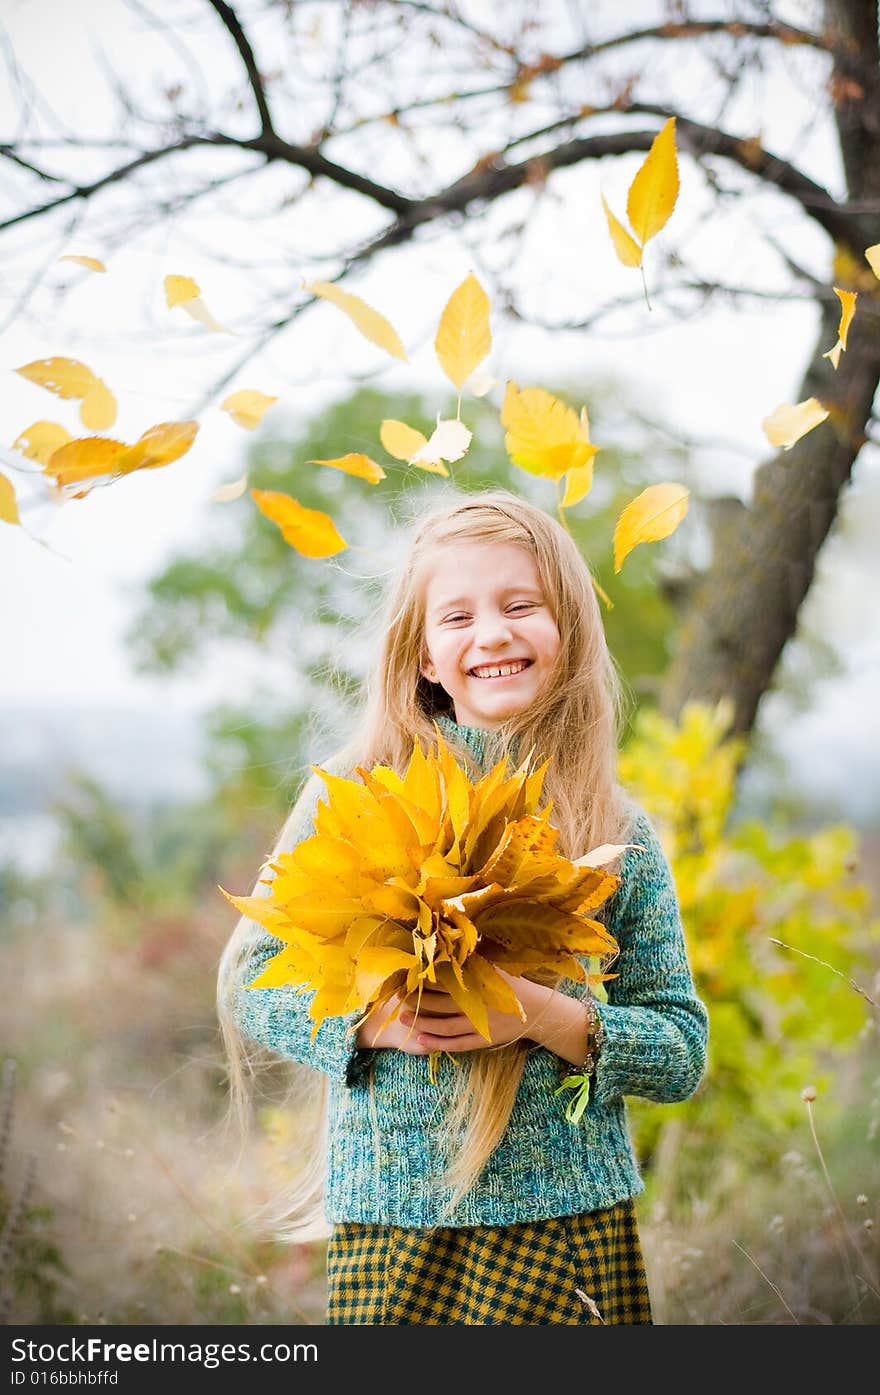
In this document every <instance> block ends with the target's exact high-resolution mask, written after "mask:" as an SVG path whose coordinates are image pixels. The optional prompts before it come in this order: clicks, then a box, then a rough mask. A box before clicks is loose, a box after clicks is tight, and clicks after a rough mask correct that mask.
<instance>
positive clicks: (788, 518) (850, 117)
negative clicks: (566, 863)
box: [660, 0, 880, 735]
mask: <svg viewBox="0 0 880 1395" xmlns="http://www.w3.org/2000/svg"><path fill="white" fill-rule="evenodd" d="M826 19H827V22H828V24H829V26H830V27H833V29H834V30H835V32H836V34H837V35H839V36H840V38H841V40H842V44H841V45H840V48H839V50H838V51H837V53H836V57H835V64H834V70H833V74H832V80H831V92H832V100H833V102H834V112H835V120H836V124H837V130H838V135H839V139H840V146H841V156H842V162H843V168H844V173H845V176H846V180H847V186H848V197H849V200H850V202H852V203H854V204H855V206H856V208H859V207H860V203H859V201H860V200H863V201H867V200H870V199H872V198H876V197H877V196H878V194H880V74H878V67H877V54H878V40H877V10H876V5H875V4H874V3H873V0H871V3H869V2H868V0H828V3H827V4H826ZM878 240H880V228H878V225H877V221H876V216H873V217H871V216H865V215H864V214H853V215H852V217H851V225H850V229H849V233H848V236H847V237H846V238H845V240H842V241H843V242H844V250H846V251H847V252H848V253H849V254H850V256H852V257H853V258H854V260H855V262H856V264H857V265H859V266H860V270H865V271H867V270H868V268H867V263H866V262H865V261H864V249H865V247H867V246H869V245H871V244H872V243H873V242H877V241H878ZM842 288H843V289H847V288H848V285H847V283H844V286H843V287H842ZM839 315H840V305H839V302H838V301H837V298H836V296H835V297H833V298H831V299H829V300H826V301H823V302H822V305H821V323H820V329H819V337H818V342H817V344H816V347H815V350H814V353H813V357H812V360H811V362H810V364H809V366H808V368H807V370H806V373H805V375H804V378H803V381H802V383H801V386H800V392H799V396H798V397H797V399H796V400H797V401H803V400H804V399H806V398H808V397H816V398H818V399H819V401H820V402H822V403H823V404H824V405H825V406H827V407H828V408H829V411H830V416H829V419H828V421H826V422H823V423H822V424H821V425H820V426H819V427H817V428H815V429H814V430H813V431H811V432H809V433H808V434H807V435H806V436H804V437H802V438H801V440H800V441H798V442H797V443H796V444H795V445H794V446H793V447H792V448H791V449H790V450H787V451H782V452H780V454H779V455H777V456H776V457H775V458H774V459H772V460H768V461H766V462H765V463H764V464H763V465H761V466H760V467H759V468H758V470H757V471H756V474H755V481H754V489H753V496H752V502H751V505H750V506H749V507H748V508H743V509H742V510H740V511H739V512H738V513H737V514H736V516H734V517H733V518H732V519H731V518H728V520H727V522H726V526H725V529H724V532H723V534H721V533H719V534H718V535H717V537H716V540H715V546H714V548H713V556H712V561H711V563H710V565H709V567H708V568H707V570H706V572H705V573H704V574H703V576H702V577H701V578H700V579H699V581H698V582H697V584H696V585H695V586H693V587H692V588H690V589H689V591H688V594H687V608H686V611H685V614H684V619H683V622H682V626H681V629H680V632H679V636H678V643H677V649H676V653H675V655H674V656H673V659H672V662H671V664H670V666H669V668H668V670H667V673H666V676H665V678H664V682H663V686H662V690H661V695H660V703H661V707H662V708H663V710H664V711H665V712H666V713H667V714H668V715H670V716H677V715H678V713H679V712H680V711H681V709H682V707H683V706H684V704H685V703H686V702H688V701H689V700H691V699H701V700H708V701H711V702H717V701H718V700H719V699H721V698H729V699H730V700H731V702H732V704H733V711H734V717H733V723H732V727H731V731H732V733H736V734H740V735H747V734H748V733H749V732H750V731H751V730H752V727H753V726H754V723H755V719H756V716H757V712H758V706H759V703H760V701H761V697H762V696H763V694H764V693H765V692H766V691H767V690H768V688H769V687H770V685H771V683H772V680H773V675H774V673H775V671H776V667H777V664H778V663H779V660H780V658H781V656H782V651H783V649H784V648H785V645H786V644H787V643H788V641H789V640H790V639H791V638H792V636H793V635H794V633H795V630H796V627H797V617H798V611H799V608H800V605H801V602H802V601H803V599H804V597H805V596H806V594H807V591H808V590H809V587H810V584H811V582H812V579H813V575H814V572H815V569H816V560H817V557H818V554H819V550H820V548H821V547H822V544H823V543H824V541H825V539H826V537H827V536H828V533H829V531H830V529H831V527H832V524H833V523H834V520H835V517H836V516H837V510H838V507H839V504H840V499H841V496H842V494H843V491H844V489H845V487H846V485H847V483H848V482H849V479H850V475H851V472H852V467H853V463H854V461H855V459H856V457H857V456H858V453H859V451H860V449H861V447H862V445H863V444H864V441H865V437H866V428H867V424H868V422H869V421H870V419H871V413H872V410H873V403H874V399H875V396H876V393H877V385H878V382H880V282H878V281H876V280H874V279H873V277H872V276H871V275H870V273H868V276H867V277H866V278H864V279H863V280H862V281H861V282H860V289H859V299H858V301H857V307H856V315H855V319H854V320H853V323H852V326H851V328H850V334H849V339H848V347H847V350H846V351H845V352H844V353H843V354H842V355H841V358H840V363H839V367H838V369H837V371H835V370H834V368H833V367H832V365H831V363H830V362H829V360H828V359H827V358H825V357H824V354H825V352H826V351H827V350H828V349H830V348H831V346H832V345H833V344H834V343H835V341H836V338H837V326H838V320H839Z"/></svg>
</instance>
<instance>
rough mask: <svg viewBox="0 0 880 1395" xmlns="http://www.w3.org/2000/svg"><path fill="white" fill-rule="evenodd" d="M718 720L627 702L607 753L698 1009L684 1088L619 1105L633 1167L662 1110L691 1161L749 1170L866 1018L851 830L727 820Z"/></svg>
mask: <svg viewBox="0 0 880 1395" xmlns="http://www.w3.org/2000/svg"><path fill="white" fill-rule="evenodd" d="M729 723H730V712H729V709H728V708H727V706H726V704H723V703H722V704H719V705H718V707H716V708H709V707H707V706H705V705H701V704H691V705H689V706H688V707H686V708H685V710H684V712H683V713H682V715H681V718H680V720H679V721H678V722H677V723H676V722H672V721H669V720H667V719H666V718H664V717H662V716H661V715H660V714H659V713H658V712H656V711H653V710H648V709H643V710H642V711H641V712H640V714H639V716H638V718H637V720H636V723H635V727H634V731H633V735H632V738H631V739H630V741H629V742H628V743H627V745H626V747H625V749H624V751H623V752H622V755H621V760H620V773H621V778H622V779H623V781H624V783H625V784H626V785H627V786H628V787H629V788H630V789H631V790H632V792H633V793H634V794H635V796H636V797H637V798H638V799H639V800H640V801H641V803H642V804H643V806H644V807H645V809H646V810H647V811H648V813H649V814H650V815H651V816H652V818H653V819H654V821H655V823H656V826H657V828H658V831H659V833H660V836H661V839H662V841H663V843H664V847H665V850H666V852H667V855H668V857H669V859H670V863H671V865H672V869H673V872H674V875H675V880H676V886H677V889H678V893H679V898H680V902H681V909H682V917H683V921H684V925H685V933H686V936H687V941H688V950H689V954H690V958H691V963H692V966H693V970H694V975H695V978H696V982H697V986H698V991H699V992H700V994H701V996H702V997H703V999H704V1001H705V1002H706V1004H707V1007H708V1009H709V1015H710V1051H709V1069H708V1072H707V1078H706V1080H705V1081H704V1082H703V1084H702V1085H701V1087H700V1089H699V1090H698V1092H697V1094H696V1095H695V1096H694V1097H693V1098H692V1099H691V1100H689V1101H686V1102H685V1103H684V1104H682V1105H675V1106H668V1105H666V1106H663V1107H662V1109H660V1108H659V1107H658V1106H655V1105H649V1104H648V1103H647V1102H643V1101H633V1108H632V1115H633V1127H634V1133H635V1137H636V1140H637V1144H638V1147H639V1150H640V1152H641V1154H642V1156H643V1157H645V1158H646V1159H647V1160H648V1161H649V1162H650V1159H651V1156H652V1155H653V1154H655V1152H656V1151H657V1149H658V1146H659V1139H660V1131H661V1129H662V1128H663V1126H664V1121H667V1120H669V1119H670V1118H675V1117H676V1115H678V1116H680V1117H681V1118H682V1119H683V1120H684V1121H685V1123H686V1128H687V1132H688V1137H690V1138H694V1139H696V1138H699V1139H700V1149H699V1162H700V1165H701V1166H702V1167H703V1168H705V1167H707V1166H711V1158H712V1155H713V1151H714V1150H715V1149H718V1150H720V1149H721V1148H722V1146H723V1148H724V1150H725V1152H726V1154H727V1155H728V1157H735V1158H738V1159H739V1161H740V1162H741V1163H744V1164H745V1165H747V1166H749V1167H761V1166H763V1165H765V1164H766V1162H767V1160H768V1158H770V1157H772V1156H774V1155H775V1150H777V1149H778V1146H779V1143H780V1140H781V1139H783V1138H784V1137H785V1135H786V1132H787V1131H788V1130H789V1129H790V1128H791V1127H793V1125H794V1124H795V1123H796V1122H797V1121H798V1120H799V1119H800V1118H801V1116H802V1112H803V1104H802V1101H801V1098H800V1092H801V1089H802V1088H803V1087H804V1085H806V1084H808V1083H811V1084H813V1085H815V1086H816V1087H817V1088H818V1089H819V1090H820V1091H822V1090H823V1089H828V1088H830V1086H831V1083H832V1081H833V1079H834V1072H835V1070H836V1069H837V1068H839V1067H840V1064H841V1062H842V1061H843V1060H844V1059H845V1058H846V1055H847V1053H848V1052H850V1053H851V1052H852V1049H853V1047H854V1045H855V1044H856V1042H857V1039H858V1034H859V1032H860V1030H861V1028H862V1027H863V1026H864V1024H865V1021H866V1001H865V999H864V998H862V997H861V996H860V995H859V994H858V993H857V992H856V991H855V990H854V988H853V987H852V986H851V984H850V983H848V982H847V981H846V980H847V978H850V979H855V980H856V981H858V977H859V974H861V975H862V976H863V979H864V977H865V976H869V975H870V973H871V969H870V959H869V945H870V943H871V935H872V931H873V933H874V937H875V939H876V925H875V926H872V925H871V923H870V920H869V902H870V897H869V892H868V890H867V888H866V887H865V886H864V885H862V884H860V883H859V882H858V880H857V879H856V878H855V877H854V875H853V874H854V869H855V866H856V855H857V847H856V838H855V835H854V833H853V832H852V830H850V829H848V828H846V827H843V826H841V827H828V828H823V829H820V830H819V831H817V832H812V833H805V834H793V833H792V832H790V831H788V830H787V829H786V830H785V831H784V832H779V833H776V832H774V831H773V830H772V829H771V828H768V827H766V826H764V825H762V824H760V823H758V822H756V821H745V820H744V821H740V822H737V821H735V820H732V819H731V817H730V814H731V810H732V808H733V801H734V788H735V787H734V778H735V772H736V766H737V763H738V760H739V758H740V755H741V745H740V743H739V741H737V740H733V739H730V740H725V739H724V738H725V733H726V732H727V730H728V728H729ZM777 940H778V941H781V942H782V943H781V944H776V943H774V941H777ZM783 946H788V947H790V948H785V947H783ZM807 955H809V956H812V957H811V958H805V957H804V956H807ZM817 961H821V962H817ZM828 1108H829V1109H830V1110H832V1111H833V1106H832V1105H830V1102H829V1106H828ZM692 1156H696V1153H695V1151H694V1153H692Z"/></svg>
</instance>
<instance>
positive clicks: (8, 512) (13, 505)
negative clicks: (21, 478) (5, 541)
mask: <svg viewBox="0 0 880 1395" xmlns="http://www.w3.org/2000/svg"><path fill="white" fill-rule="evenodd" d="M0 519H2V521H3V522H4V523H17V524H20V523H21V519H20V518H19V515H18V503H17V502H16V498H15V487H14V485H13V483H12V481H11V480H8V479H7V478H6V476H5V475H0Z"/></svg>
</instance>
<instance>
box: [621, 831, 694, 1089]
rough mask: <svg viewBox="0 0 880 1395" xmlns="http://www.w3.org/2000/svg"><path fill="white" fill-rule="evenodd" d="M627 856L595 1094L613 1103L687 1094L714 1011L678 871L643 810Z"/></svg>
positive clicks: (624, 860) (622, 870)
mask: <svg viewBox="0 0 880 1395" xmlns="http://www.w3.org/2000/svg"><path fill="white" fill-rule="evenodd" d="M627 841H628V842H630V843H635V844H638V845H640V847H641V848H642V849H644V851H636V850H635V849H629V850H627V852H626V853H624V855H623V857H622V858H621V864H620V875H621V879H622V880H621V885H620V887H619V888H618V890H617V892H616V893H615V895H614V897H613V898H612V900H611V901H610V902H609V907H608V916H607V927H608V929H609V930H610V931H611V933H612V934H613V935H614V937H615V939H616V940H617V942H618V944H619V945H620V955H619V958H618V959H617V962H616V963H615V964H613V965H612V969H611V971H612V972H614V973H616V974H617V975H618V976H617V977H616V978H613V979H609V980H608V981H607V983H606V985H605V986H606V989H607V993H608V1001H607V1002H601V1001H597V1004H596V1006H597V1010H598V1013H599V1016H600V1017H601V1020H602V1027H603V1030H604V1040H603V1044H602V1050H601V1053H600V1055H599V1060H598V1063H597V1067H596V1075H595V1079H594V1085H593V1098H594V1101H595V1103H596V1104H597V1105H602V1104H607V1103H609V1102H610V1101H611V1100H613V1099H615V1098H616V1097H619V1096H621V1095H637V1096H641V1097H642V1098H644V1099H648V1100H654V1101H656V1102H658V1103H661V1104H671V1103H674V1102H675V1101H677V1100H684V1099H688V1098H689V1097H690V1096H691V1095H692V1094H693V1093H694V1091H695V1090H696V1088H697V1086H698V1085H699V1084H700V1081H701V1080H702V1078H703V1075H704V1073H705V1069H706V1053H707V1043H708V1035H709V1018H708V1013H707V1011H706V1008H705V1005H704V1004H703V1003H702V1002H701V1000H700V999H699V998H698V997H697V993H696V990H695V988H694V982H693V977H692V975H691V970H690V966H689V963H688V958H687V950H686V946H685V940H684V929H683V926H682V921H681V912H680V909H679V904H678V896H677V893H676V890H675V884H674V881H673V877H672V871H671V868H670V866H669V863H668V861H667V859H666V855H665V853H664V852H663V848H662V846H661V844H660V840H659V838H658V837H657V834H656V832H655V830H654V828H653V826H652V824H651V821H650V820H649V818H648V817H647V815H646V814H645V813H644V812H643V811H641V810H640V811H638V813H637V814H636V817H635V819H634V822H633V825H632V828H631V831H630V834H629V837H628V840H627Z"/></svg>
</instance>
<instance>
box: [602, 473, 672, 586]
mask: <svg viewBox="0 0 880 1395" xmlns="http://www.w3.org/2000/svg"><path fill="white" fill-rule="evenodd" d="M689 493H690V491H689V490H687V489H685V488H684V486H683V485H681V484H671V483H664V484H652V485H649V486H648V488H647V489H643V490H642V492H641V494H638V495H636V497H635V499H632V500H630V502H629V503H628V504H627V506H626V508H625V509H624V510H623V511H622V513H621V515H620V517H619V518H618V520H617V524H616V526H615V529H614V570H615V571H616V572H619V571H620V568H621V567H622V566H623V561H624V558H625V557H627V556H628V555H629V553H630V552H632V550H633V548H634V547H638V545H639V544H640V543H646V542H658V541H659V540H660V539H661V538H668V537H669V535H670V533H674V532H675V530H676V528H677V527H678V525H679V523H680V522H681V520H682V519H683V518H684V516H685V514H686V513H687V509H688V496H689Z"/></svg>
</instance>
